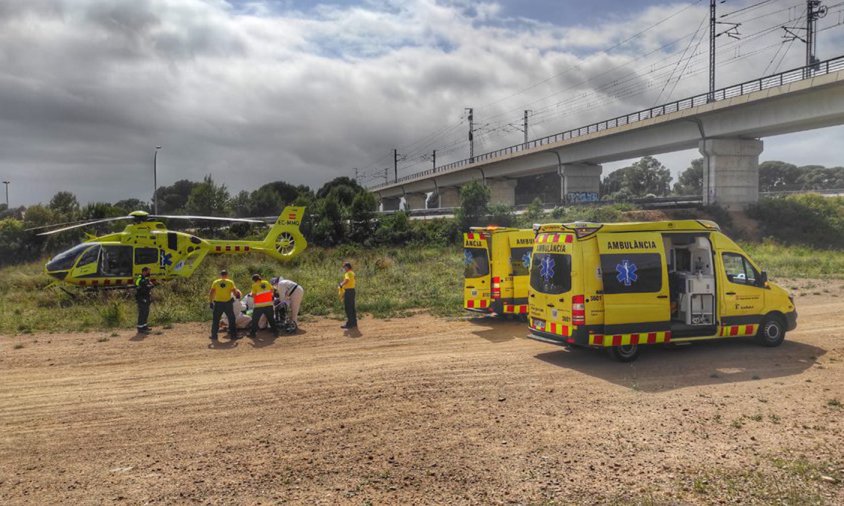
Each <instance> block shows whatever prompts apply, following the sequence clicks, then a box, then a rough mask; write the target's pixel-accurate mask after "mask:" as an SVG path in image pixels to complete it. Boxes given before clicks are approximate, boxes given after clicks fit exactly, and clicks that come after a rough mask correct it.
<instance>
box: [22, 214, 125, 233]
mask: <svg viewBox="0 0 844 506" xmlns="http://www.w3.org/2000/svg"><path fill="white" fill-rule="evenodd" d="M131 219H134V218H132V217H131V216H118V217H115V218H104V219H102V220H91V221H83V222H76V223H75V224H73V225H70V226H67V227H61V228H57V229H55V230H49V231H47V232H41V233H40V234H36V235H52V234H58V233H59V232H65V231H67V230H73V229H74V228H81V227H87V226H89V225H96V224H97V223H110V222H112V221H124V220H131ZM71 223H73V222H71ZM58 225H64V223H60V224H54V225H45V226H42V227H34V228H28V229H27V231H33V230H40V229H43V228H50V227H55V226H58Z"/></svg>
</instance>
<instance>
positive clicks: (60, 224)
mask: <svg viewBox="0 0 844 506" xmlns="http://www.w3.org/2000/svg"><path fill="white" fill-rule="evenodd" d="M108 219H117V220H122V219H125V217H124V216H117V217H114V218H108ZM95 221H100V218H97V219H94V220H91V219H88V220H74V221H63V222H61V223H50V224H49V225H39V226H37V227H30V228H26V229H24V232H34V231H36V230H44V229H45V228H55V227H64V226H67V225H85V224H86V223H93V222H95Z"/></svg>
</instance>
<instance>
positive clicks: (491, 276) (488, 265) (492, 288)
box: [463, 227, 534, 318]
mask: <svg viewBox="0 0 844 506" xmlns="http://www.w3.org/2000/svg"><path fill="white" fill-rule="evenodd" d="M533 238H534V232H533V231H532V230H527V229H524V230H522V229H515V228H503V227H472V228H471V229H470V232H469V233H467V234H463V264H464V281H463V308H464V309H466V310H467V311H476V312H481V313H495V314H498V315H504V316H508V317H511V316H518V317H521V318H525V317H526V316H527V312H528V305H527V301H528V284H529V280H528V278H529V274H530V271H529V269H530V257H531V252H532V250H533Z"/></svg>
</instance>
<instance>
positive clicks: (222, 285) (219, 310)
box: [208, 269, 240, 341]
mask: <svg viewBox="0 0 844 506" xmlns="http://www.w3.org/2000/svg"><path fill="white" fill-rule="evenodd" d="M232 295H234V296H235V297H237V298H240V290H238V289H237V287H236V286H234V281H232V280H230V279H229V273H228V271H227V270H225V269H223V270H222V271H220V277H219V278H218V279H215V280H214V282H213V283H211V290H209V292H208V299H209V300H210V302H211V310H212V311H213V315H214V316H213V317H212V319H211V340H212V341H217V331H218V330H219V328H220V317H221V316H223V313H225V315H226V319H227V320H228V321H229V322H234V321H237V319H236V318H235V317H234V306H233V304H232ZM229 338H231V340H232V341H234V340H235V339H237V325H229Z"/></svg>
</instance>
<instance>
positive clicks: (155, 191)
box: [152, 146, 161, 214]
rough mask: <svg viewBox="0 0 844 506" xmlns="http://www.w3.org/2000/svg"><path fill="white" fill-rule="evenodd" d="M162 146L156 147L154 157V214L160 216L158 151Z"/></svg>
mask: <svg viewBox="0 0 844 506" xmlns="http://www.w3.org/2000/svg"><path fill="white" fill-rule="evenodd" d="M159 149H161V146H156V147H155V155H153V157H152V213H153V214H158V150H159Z"/></svg>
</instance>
